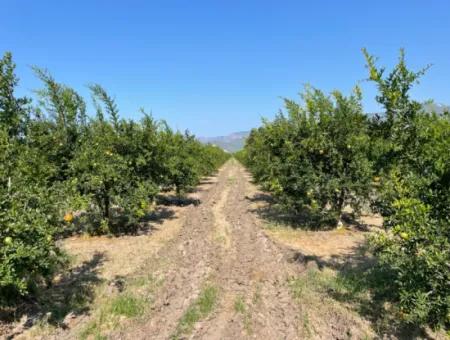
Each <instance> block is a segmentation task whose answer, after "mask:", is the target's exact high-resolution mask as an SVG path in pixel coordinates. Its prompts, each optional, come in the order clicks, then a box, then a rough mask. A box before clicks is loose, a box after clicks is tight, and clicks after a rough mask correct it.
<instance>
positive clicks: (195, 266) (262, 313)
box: [115, 160, 299, 339]
mask: <svg viewBox="0 0 450 340" xmlns="http://www.w3.org/2000/svg"><path fill="white" fill-rule="evenodd" d="M254 191H255V187H254V186H253V184H251V183H250V176H249V175H248V174H247V173H246V171H245V169H244V168H243V167H242V166H241V165H240V164H239V163H238V162H236V161H234V160H231V161H229V162H228V163H227V164H225V166H224V167H223V168H222V169H221V171H220V172H219V174H218V177H217V181H216V182H215V183H214V184H213V185H212V186H211V187H210V189H209V190H208V191H207V192H204V193H203V194H202V196H201V203H200V204H199V205H197V206H190V207H189V208H188V210H187V211H186V216H185V219H184V222H183V226H182V228H181V229H180V231H179V233H178V235H177V236H176V237H175V238H173V239H172V240H171V241H170V242H168V244H167V245H166V246H165V247H163V248H162V249H161V250H160V251H159V252H158V253H157V256H156V257H155V261H153V264H152V267H153V270H154V273H153V274H154V275H155V276H158V277H161V278H162V281H163V284H162V285H161V288H160V290H159V291H158V292H157V294H155V296H156V298H155V301H154V305H153V307H152V313H151V316H150V318H149V320H146V321H145V322H143V323H142V324H141V325H140V326H139V327H133V328H131V329H130V328H127V329H124V330H122V331H121V332H120V333H118V334H116V336H115V337H116V338H120V339H124V338H125V339H169V338H191V339H245V338H265V339H296V338H298V334H297V330H298V320H297V316H298V315H299V313H298V310H297V309H298V304H296V303H295V302H294V301H292V299H291V296H290V292H289V287H288V278H289V276H290V275H292V274H293V272H292V268H291V267H290V264H289V263H287V261H286V260H285V258H284V257H283V254H282V252H281V251H280V249H278V247H277V246H276V245H275V244H274V243H273V242H272V241H271V240H269V239H268V238H267V237H266V236H265V235H264V233H263V232H262V230H261V227H260V225H259V223H261V222H259V221H258V219H257V217H256V216H255V215H254V214H253V213H251V212H250V210H251V209H250V205H251V203H252V202H251V201H250V199H249V197H251V196H252V195H253V193H254ZM208 287H210V288H211V287H213V288H214V292H215V294H214V299H215V301H214V306H213V308H212V310H211V311H210V312H208V313H204V315H202V317H201V318H199V320H194V321H195V322H194V323H193V325H192V327H191V329H190V330H189V332H183V331H180V323H182V322H183V320H185V321H186V320H187V321H186V322H189V317H188V318H187V319H186V316H185V315H186V313H187V310H188V309H189V308H190V306H192V305H193V304H194V303H195V301H197V299H198V297H199V295H201V294H202V292H203V291H204V290H205V289H208ZM183 318H184V319H183Z"/></svg>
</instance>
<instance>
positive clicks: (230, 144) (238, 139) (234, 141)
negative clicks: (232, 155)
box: [199, 131, 250, 152]
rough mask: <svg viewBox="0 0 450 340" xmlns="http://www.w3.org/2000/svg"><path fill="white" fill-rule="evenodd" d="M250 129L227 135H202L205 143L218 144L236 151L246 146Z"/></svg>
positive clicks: (229, 150) (226, 149)
mask: <svg viewBox="0 0 450 340" xmlns="http://www.w3.org/2000/svg"><path fill="white" fill-rule="evenodd" d="M249 133H250V132H249V131H241V132H235V133H231V134H229V135H227V136H218V137H200V138H199V139H200V141H201V142H203V143H211V144H214V145H217V146H219V147H221V148H222V149H224V150H225V151H228V152H236V151H239V150H241V149H242V148H243V147H244V144H245V139H246V138H247V136H248V135H249Z"/></svg>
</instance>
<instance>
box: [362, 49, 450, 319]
mask: <svg viewBox="0 0 450 340" xmlns="http://www.w3.org/2000/svg"><path fill="white" fill-rule="evenodd" d="M365 55H366V59H367V64H368V69H369V75H370V79H371V80H372V81H374V82H375V83H376V84H377V86H378V88H379V95H378V97H377V100H378V102H379V103H380V104H382V105H383V106H384V107H385V115H384V116H382V117H376V118H375V119H374V120H373V121H372V122H371V131H372V140H373V141H374V142H373V145H374V146H376V147H378V149H375V148H374V149H375V152H374V154H376V155H377V157H378V160H377V163H376V164H377V166H378V167H377V168H376V171H377V172H378V173H379V176H380V177H381V185H380V188H379V194H378V197H377V199H376V200H375V201H374V207H375V208H376V209H377V210H378V211H380V212H381V213H382V214H383V216H384V217H385V223H384V225H385V227H386V229H387V233H386V234H381V235H379V236H378V237H376V238H374V239H373V244H374V247H375V250H376V254H377V255H378V257H379V259H380V265H383V266H386V267H388V268H389V269H390V270H391V271H392V272H393V277H394V281H395V289H393V292H394V295H395V297H396V298H397V299H398V301H399V304H400V308H401V310H402V312H403V313H404V317H405V320H406V321H409V322H412V323H416V324H429V325H432V326H444V325H446V326H447V327H448V326H449V325H450V319H449V316H450V298H449V297H450V286H449V282H450V276H449V273H450V271H449V267H448V265H449V263H450V244H449V240H450V152H449V145H450V115H449V114H448V113H443V114H436V113H427V112H424V111H423V109H422V105H420V104H419V103H417V102H415V101H413V100H411V99H410V98H409V93H408V91H409V90H410V88H411V87H412V85H413V84H414V83H416V82H417V81H418V79H419V78H420V76H422V75H423V73H424V70H421V71H419V72H412V71H409V70H408V69H407V68H406V66H405V59H404V53H403V52H402V53H401V55H400V61H399V63H398V64H397V66H395V67H394V69H393V71H392V72H391V73H390V74H389V75H388V76H387V77H384V76H383V74H384V72H383V71H384V69H378V68H377V67H376V65H375V63H374V58H373V57H371V56H370V55H369V54H367V52H365Z"/></svg>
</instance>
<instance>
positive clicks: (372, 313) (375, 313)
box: [286, 243, 434, 339]
mask: <svg viewBox="0 0 450 340" xmlns="http://www.w3.org/2000/svg"><path fill="white" fill-rule="evenodd" d="M286 258H287V260H288V261H289V262H291V263H298V264H299V266H301V268H302V274H301V276H300V277H302V275H306V276H308V275H310V274H311V272H313V273H314V272H315V271H316V272H317V273H319V274H318V275H321V274H320V273H323V272H324V270H326V269H331V270H333V271H335V272H336V276H335V277H334V278H333V279H330V278H327V279H318V280H317V283H313V286H314V287H315V288H314V289H317V290H318V291H321V292H323V293H324V294H327V295H328V296H329V297H331V298H332V299H334V300H336V301H338V302H340V303H343V304H345V305H346V306H348V307H349V308H351V309H353V310H355V311H356V312H357V313H358V314H359V315H361V316H362V317H363V318H364V319H366V320H368V321H369V322H370V323H371V325H372V328H373V330H374V331H375V332H376V333H377V335H378V336H379V337H380V338H381V339H384V338H388V339H391V338H394V339H434V338H433V337H432V336H430V335H429V334H427V332H426V330H424V329H423V328H420V327H417V326H414V325H411V324H408V323H407V322H406V321H404V320H402V317H401V312H400V310H399V309H398V308H397V307H396V298H395V296H394V295H393V292H394V289H393V285H394V284H395V283H394V276H393V273H392V271H391V270H390V269H389V268H386V267H381V266H379V265H377V263H376V259H375V258H374V257H373V256H372V255H371V254H370V249H369V247H368V245H367V243H363V244H361V245H358V246H355V247H354V248H353V249H352V251H351V252H350V253H349V254H347V255H331V256H326V257H325V256H314V255H305V254H303V253H301V252H299V251H297V250H293V249H289V250H286ZM323 277H326V276H325V275H324V276H323Z"/></svg>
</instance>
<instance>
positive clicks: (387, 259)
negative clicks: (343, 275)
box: [372, 198, 450, 326]
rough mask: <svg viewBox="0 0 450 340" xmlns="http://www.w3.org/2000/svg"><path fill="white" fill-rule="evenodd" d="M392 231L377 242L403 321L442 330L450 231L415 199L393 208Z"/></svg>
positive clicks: (448, 297)
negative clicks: (428, 325)
mask: <svg viewBox="0 0 450 340" xmlns="http://www.w3.org/2000/svg"><path fill="white" fill-rule="evenodd" d="M393 209H394V214H393V215H391V216H390V217H389V218H388V221H387V222H388V224H389V225H392V226H393V227H392V228H391V229H390V231H389V232H388V233H387V234H384V233H383V234H379V235H377V236H376V237H375V238H374V239H373V240H372V242H373V244H374V246H375V253H376V254H377V255H378V257H379V259H380V265H382V266H387V267H388V268H389V269H390V271H391V272H393V274H394V275H393V276H394V282H392V286H391V289H392V290H393V291H394V292H395V295H396V296H397V298H398V299H399V304H400V309H401V310H402V312H403V315H404V319H405V320H406V321H408V322H412V323H415V324H430V325H432V326H443V325H445V324H446V323H447V324H448V323H449V321H450V320H448V316H449V315H450V314H449V313H450V286H449V282H450V270H449V268H448V265H449V263H450V251H449V249H450V241H449V240H450V229H449V227H448V221H447V222H445V221H443V220H441V221H439V220H435V219H434V218H433V217H432V216H431V215H432V214H431V207H430V206H427V205H425V204H423V203H422V202H421V201H419V200H417V199H408V198H403V199H400V200H397V201H395V202H394V204H393Z"/></svg>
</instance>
